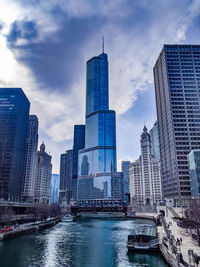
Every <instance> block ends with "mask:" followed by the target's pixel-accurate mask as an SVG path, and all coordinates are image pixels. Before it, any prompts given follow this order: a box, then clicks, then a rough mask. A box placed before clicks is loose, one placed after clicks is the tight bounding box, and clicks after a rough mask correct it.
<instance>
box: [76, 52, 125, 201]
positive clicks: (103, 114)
mask: <svg viewBox="0 0 200 267" xmlns="http://www.w3.org/2000/svg"><path fill="white" fill-rule="evenodd" d="M78 159H79V160H78V162H79V163H78V199H79V200H83V199H85V200H87V199H113V198H114V199H123V198H124V195H123V174H122V173H116V125H115V111H113V110H109V101H108V60H107V55H106V54H105V53H103V54H101V55H99V56H97V57H93V58H92V59H90V60H89V61H88V62H87V89H86V125H85V147H84V149H81V150H79V156H78Z"/></svg>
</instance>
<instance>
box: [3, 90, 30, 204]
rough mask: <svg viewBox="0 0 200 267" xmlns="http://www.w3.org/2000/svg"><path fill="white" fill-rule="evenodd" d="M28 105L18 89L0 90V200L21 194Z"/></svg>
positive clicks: (14, 199) (13, 197) (17, 199)
mask: <svg viewBox="0 0 200 267" xmlns="http://www.w3.org/2000/svg"><path fill="white" fill-rule="evenodd" d="M29 107H30V102H29V100H28V99H27V97H26V95H25V94H24V92H23V91H22V89H21V88H0V199H3V200H10V201H19V200H20V197H21V193H22V191H23V178H24V168H25V154H26V139H27V132H28V119H29Z"/></svg>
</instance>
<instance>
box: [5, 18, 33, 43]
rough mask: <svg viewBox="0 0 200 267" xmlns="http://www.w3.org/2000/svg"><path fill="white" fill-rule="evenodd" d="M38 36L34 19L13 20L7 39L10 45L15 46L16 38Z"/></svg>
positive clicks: (25, 38)
mask: <svg viewBox="0 0 200 267" xmlns="http://www.w3.org/2000/svg"><path fill="white" fill-rule="evenodd" d="M37 36H38V32H37V29H36V24H35V22H34V21H15V22H13V23H12V24H11V29H10V33H9V34H8V36H7V41H8V43H9V45H10V46H11V47H15V45H16V42H17V40H18V39H24V40H33V39H35V38H36V37H37Z"/></svg>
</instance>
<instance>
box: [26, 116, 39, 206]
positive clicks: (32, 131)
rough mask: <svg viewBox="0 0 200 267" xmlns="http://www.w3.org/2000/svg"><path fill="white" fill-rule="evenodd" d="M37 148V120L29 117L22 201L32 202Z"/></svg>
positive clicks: (34, 117)
mask: <svg viewBox="0 0 200 267" xmlns="http://www.w3.org/2000/svg"><path fill="white" fill-rule="evenodd" d="M37 147H38V118H37V116H36V115H30V116H29V125H28V136H27V141H26V168H25V177H24V188H23V190H24V192H23V201H28V202H32V200H33V196H34V186H35V176H36V161H37Z"/></svg>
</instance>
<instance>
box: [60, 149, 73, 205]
mask: <svg viewBox="0 0 200 267" xmlns="http://www.w3.org/2000/svg"><path fill="white" fill-rule="evenodd" d="M72 166H73V150H72V149H70V150H67V151H65V153H64V154H61V156H60V188H59V203H60V204H62V203H64V202H65V203H66V204H69V203H70V199H71V195H72Z"/></svg>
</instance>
